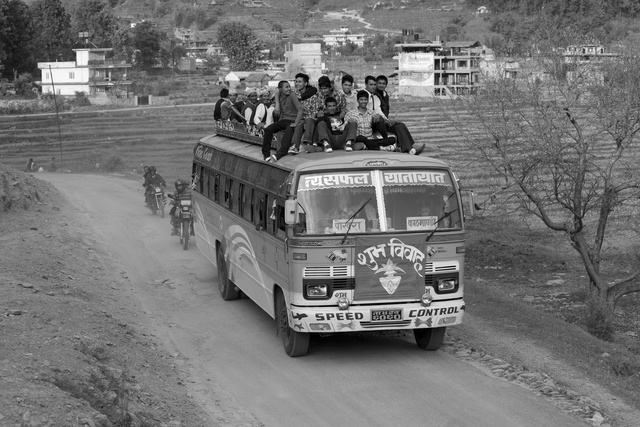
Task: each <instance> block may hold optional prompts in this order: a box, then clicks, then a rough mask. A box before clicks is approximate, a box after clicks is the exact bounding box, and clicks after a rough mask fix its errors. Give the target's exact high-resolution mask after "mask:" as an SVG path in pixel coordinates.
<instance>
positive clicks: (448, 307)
mask: <svg viewBox="0 0 640 427" xmlns="http://www.w3.org/2000/svg"><path fill="white" fill-rule="evenodd" d="M464 308H465V306H464V301H463V300H461V299H460V300H456V301H446V302H436V301H434V302H433V303H432V304H431V305H430V306H429V307H424V306H423V305H422V304H420V303H413V304H403V305H402V307H399V306H398V305H397V304H380V305H366V306H358V305H353V306H350V307H349V308H348V309H347V310H340V309H339V308H338V307H335V306H333V307H308V306H305V307H302V306H296V305H292V306H291V327H292V328H293V329H294V330H295V331H297V332H319V333H327V332H352V331H383V330H398V329H417V328H439V327H443V326H453V325H457V324H459V323H462V317H463V315H464Z"/></svg>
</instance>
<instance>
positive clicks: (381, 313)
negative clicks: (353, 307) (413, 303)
mask: <svg viewBox="0 0 640 427" xmlns="http://www.w3.org/2000/svg"><path fill="white" fill-rule="evenodd" d="M385 320H386V321H391V320H402V310H371V321H372V322H384V321H385Z"/></svg>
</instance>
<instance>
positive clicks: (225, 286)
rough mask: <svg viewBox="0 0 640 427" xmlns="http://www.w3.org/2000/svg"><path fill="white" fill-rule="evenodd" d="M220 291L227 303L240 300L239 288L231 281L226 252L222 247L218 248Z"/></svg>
mask: <svg viewBox="0 0 640 427" xmlns="http://www.w3.org/2000/svg"><path fill="white" fill-rule="evenodd" d="M217 260H218V290H219V291H220V295H221V296H222V299H223V300H225V301H231V300H234V299H238V294H239V292H238V288H236V285H235V284H234V283H233V282H232V281H231V280H229V270H228V269H227V262H226V261H225V259H224V251H223V250H222V247H219V248H218V255H217Z"/></svg>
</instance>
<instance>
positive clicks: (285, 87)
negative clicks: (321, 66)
mask: <svg viewBox="0 0 640 427" xmlns="http://www.w3.org/2000/svg"><path fill="white" fill-rule="evenodd" d="M273 114H274V116H278V117H279V119H278V121H277V122H274V123H272V124H271V125H269V126H267V127H266V128H265V129H264V137H263V139H262V155H263V157H264V160H265V162H277V161H278V159H280V158H282V157H284V156H286V155H287V151H288V150H289V147H290V146H291V138H292V137H293V132H294V130H295V128H296V126H298V124H299V123H301V122H302V106H301V105H300V101H299V100H298V97H297V96H295V95H293V94H292V93H291V85H290V84H289V82H288V81H286V80H281V81H280V82H279V83H278V93H276V106H275V109H274V111H273ZM283 131H284V134H283V136H282V141H281V142H280V147H279V148H278V151H277V152H276V154H271V141H272V140H273V135H274V134H276V133H278V132H283Z"/></svg>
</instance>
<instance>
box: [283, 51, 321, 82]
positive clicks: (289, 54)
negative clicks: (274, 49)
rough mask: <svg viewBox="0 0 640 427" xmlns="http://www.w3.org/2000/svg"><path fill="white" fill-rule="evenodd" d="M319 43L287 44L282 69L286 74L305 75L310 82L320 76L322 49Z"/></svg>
mask: <svg viewBox="0 0 640 427" xmlns="http://www.w3.org/2000/svg"><path fill="white" fill-rule="evenodd" d="M320 47H321V44H320V43H287V46H286V48H285V53H284V62H285V65H284V69H285V71H286V72H288V73H293V74H296V73H300V72H302V73H306V74H308V75H309V78H310V81H315V80H318V78H320V76H321V75H322V49H321V48H320Z"/></svg>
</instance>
